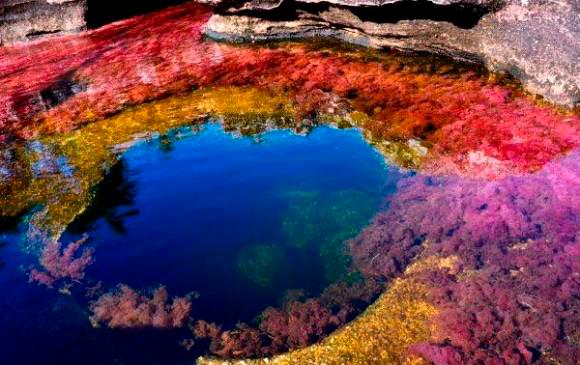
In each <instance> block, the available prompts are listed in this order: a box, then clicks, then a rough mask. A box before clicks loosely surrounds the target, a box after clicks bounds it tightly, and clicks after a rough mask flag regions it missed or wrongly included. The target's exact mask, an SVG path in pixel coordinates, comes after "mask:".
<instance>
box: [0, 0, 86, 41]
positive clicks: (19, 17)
mask: <svg viewBox="0 0 580 365" xmlns="http://www.w3.org/2000/svg"><path fill="white" fill-rule="evenodd" d="M85 10H86V0H2V1H0V45H5V44H10V43H15V42H21V41H26V40H32V39H35V38H37V37H39V36H44V35H48V34H59V33H71V32H76V31H79V30H81V29H83V28H84V27H85Z"/></svg>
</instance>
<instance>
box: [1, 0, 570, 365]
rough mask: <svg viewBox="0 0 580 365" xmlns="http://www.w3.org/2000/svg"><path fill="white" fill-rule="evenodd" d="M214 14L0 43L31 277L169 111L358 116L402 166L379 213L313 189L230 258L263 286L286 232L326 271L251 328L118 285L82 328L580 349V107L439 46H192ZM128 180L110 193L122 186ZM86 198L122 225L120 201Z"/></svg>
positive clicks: (84, 259) (237, 346) (78, 250)
mask: <svg viewBox="0 0 580 365" xmlns="http://www.w3.org/2000/svg"><path fill="white" fill-rule="evenodd" d="M209 16H210V12H209V10H208V9H207V8H204V7H201V6H198V5H194V4H191V3H187V4H184V5H182V6H177V7H172V8H169V9H166V10H163V11H160V12H157V13H154V14H150V15H146V16H142V17H136V18H133V19H129V20H125V21H121V22H117V23H115V24H112V25H109V26H106V27H104V28H101V29H98V30H94V31H90V32H87V33H84V34H81V35H78V36H67V37H63V38H60V39H58V42H60V44H61V46H60V47H54V43H53V42H54V41H53V40H47V41H40V42H36V43H32V44H29V45H21V46H13V47H4V48H2V49H0V85H2V89H1V93H0V132H1V136H0V142H1V143H2V146H3V151H2V154H0V219H3V220H5V219H10V218H14V217H21V216H23V215H27V214H29V216H27V217H29V218H27V219H28V223H29V228H28V231H27V232H26V235H27V238H28V239H30V241H31V243H30V244H29V247H27V251H28V252H32V253H37V255H38V257H39V260H38V261H39V263H38V265H37V267H33V268H31V269H30V270H29V271H28V275H29V280H30V281H31V282H34V283H37V284H41V285H44V286H47V287H53V286H55V285H56V284H57V283H58V284H61V283H62V284H63V288H67V286H68V285H70V284H71V283H76V282H78V281H80V280H82V279H83V278H84V272H85V269H86V268H87V267H88V266H89V265H90V264H91V263H92V262H93V249H92V248H84V244H85V242H84V241H85V240H84V239H83V240H79V241H76V242H72V243H70V244H69V245H68V246H66V247H63V246H62V244H61V243H60V242H61V241H60V235H61V234H62V233H63V231H64V230H65V229H66V228H67V227H68V226H69V224H70V223H71V222H73V221H75V219H76V218H77V217H79V215H80V214H81V213H83V212H87V211H86V209H87V207H89V205H90V203H91V201H92V198H93V196H94V194H95V191H96V189H97V190H98V189H99V183H101V182H103V179H105V176H107V175H108V174H110V173H111V172H113V173H115V171H116V170H115V168H117V167H119V160H120V156H121V155H122V153H123V152H124V151H126V150H128V149H130V148H131V147H132V146H133V145H135V144H136V143H138V142H139V141H143V140H151V139H154V138H157V139H158V140H159V141H160V142H159V143H160V148H166V149H167V150H169V149H171V146H172V143H173V141H174V139H176V138H178V137H176V134H175V133H178V132H175V128H177V127H183V126H187V127H186V128H187V129H189V130H191V131H193V132H195V131H196V130H198V129H199V126H200V125H201V124H203V123H205V122H206V121H207V120H210V119H211V118H213V117H219V118H221V119H222V121H221V122H222V124H223V126H224V129H225V130H227V131H233V132H235V133H236V134H239V135H242V136H248V135H250V136H255V135H258V136H259V134H261V133H263V132H265V131H268V130H271V129H277V128H286V129H292V130H293V131H295V132H297V133H308V132H309V131H310V130H311V129H312V128H313V127H314V126H316V125H317V124H324V123H328V124H332V125H336V126H339V127H359V128H361V130H362V131H363V132H364V133H365V137H366V138H367V140H368V141H369V142H370V143H372V144H373V145H375V146H376V147H377V149H379V150H380V151H381V152H382V153H383V154H384V155H385V157H386V158H387V159H388V160H390V161H391V162H392V163H394V164H396V165H398V166H401V167H402V168H406V169H410V170H413V171H414V172H416V174H409V176H407V177H406V178H405V179H404V180H403V181H401V182H400V183H399V185H398V187H397V191H396V192H395V193H394V194H393V195H392V196H390V197H388V198H387V201H386V202H385V204H384V207H383V209H382V211H381V212H379V213H378V214H376V215H375V216H374V217H372V216H373V214H374V213H375V209H374V208H375V204H374V199H373V197H369V196H365V195H364V194H359V195H357V194H351V193H350V192H349V193H348V194H347V193H345V194H344V195H341V194H337V195H336V196H333V197H331V199H330V201H331V203H329V204H324V205H322V204H317V203H316V198H317V197H316V196H314V197H312V196H310V195H309V194H308V192H307V191H306V192H305V194H303V195H301V196H298V197H297V198H296V199H295V200H294V201H293V202H292V203H291V204H289V205H288V207H287V211H286V212H285V216H284V223H283V227H284V233H285V238H286V239H287V242H285V246H286V247H282V244H280V245H277V244H276V245H272V244H264V245H255V246H250V247H249V248H247V250H245V251H242V252H241V253H240V255H239V257H238V262H237V268H238V269H239V271H240V272H241V273H242V274H243V275H244V277H245V278H246V279H248V280H249V281H252V282H253V283H255V284H257V285H259V286H261V287H263V288H268V287H275V286H276V279H277V277H279V276H283V274H284V273H285V272H287V270H288V268H285V267H284V265H283V262H285V261H286V259H285V256H286V252H287V249H289V248H292V249H296V250H307V249H309V248H312V247H317V248H318V252H317V253H318V255H320V256H321V258H325V260H323V262H325V265H326V266H325V275H326V276H327V278H328V279H329V281H334V282H333V283H332V284H331V285H330V286H328V287H327V288H326V289H325V290H324V291H323V292H322V293H321V294H320V295H316V296H309V295H307V294H306V293H297V292H291V293H289V295H288V296H287V298H286V300H285V301H284V302H283V303H282V304H281V305H280V306H278V307H270V308H267V309H265V310H264V311H263V312H262V313H261V315H260V316H259V318H258V319H257V320H256V322H255V323H252V324H240V325H238V326H237V327H235V328H226V327H225V326H223V327H222V326H221V325H220V324H217V323H212V322H209V321H206V320H204V319H199V318H191V317H192V311H193V310H194V306H193V304H192V302H191V297H189V296H185V297H173V298H171V297H170V296H169V294H168V292H167V290H166V289H165V287H163V286H160V287H158V288H157V289H155V290H153V291H152V292H151V293H148V294H143V293H142V292H140V291H139V290H137V289H133V288H131V287H129V286H127V285H123V284H121V285H119V286H118V287H117V288H116V289H114V290H112V291H111V292H108V293H105V294H103V295H102V296H100V297H99V298H97V299H95V300H94V301H93V302H91V303H90V304H89V309H90V311H91V313H92V316H91V321H92V323H93V325H103V326H106V327H109V328H111V329H129V328H133V329H144V328H150V327H152V328H157V329H175V328H181V327H185V326H186V324H188V322H189V321H190V319H192V320H195V321H194V322H193V324H192V335H193V337H195V338H196V340H198V339H200V340H207V341H208V342H209V343H210V351H211V352H212V353H213V354H215V355H218V356H221V357H224V358H243V357H259V356H272V355H274V354H277V353H280V352H284V351H289V350H291V352H290V353H289V354H284V355H280V356H276V357H274V358H272V360H271V361H272V362H273V363H280V364H297V363H313V362H314V361H319V362H320V361H324V363H327V364H343V363H350V364H372V363H377V364H380V363H420V361H421V360H418V358H417V357H420V358H422V359H424V360H425V361H429V362H432V363H434V364H436V365H450V364H482V363H483V364H490V365H495V364H498V365H499V364H533V363H563V364H576V363H578V360H579V359H580V333H579V328H580V299H579V298H580V276H579V275H580V274H579V272H580V249H579V243H578V241H579V239H580V200H579V199H580V184H578V181H580V163H579V162H580V155H579V153H578V150H577V149H578V146H579V145H580V117H579V116H578V114H577V113H575V112H573V111H565V110H558V109H556V108H554V107H551V106H550V105H547V104H545V103H543V102H541V101H538V100H533V99H532V98H531V97H530V96H527V95H524V94H523V93H522V92H521V91H520V90H518V88H517V87H514V86H513V85H506V84H503V83H500V82H497V81H496V80H494V75H486V74H481V73H477V72H473V71H469V68H465V69H463V68H461V67H454V66H450V65H449V64H447V63H446V62H445V61H441V60H426V61H425V60H421V61H416V62H415V63H412V62H409V61H408V58H407V57H405V56H402V55H399V54H390V53H378V52H374V51H364V52H363V51H361V50H358V49H353V48H345V47H339V46H336V45H327V44H326V45H325V44H322V45H320V44H317V43H310V44H308V43H305V44H297V43H279V44H276V45H269V46H256V45H254V46H241V45H230V44H222V43H215V42H211V41H207V40H204V39H203V37H202V33H201V31H202V28H203V26H204V24H205V22H206V21H207V19H208V17H209ZM31 60H33V61H34V62H31ZM124 189H125V190H126V191H125V192H124V194H121V195H124V196H123V197H121V198H120V200H119V201H118V202H117V203H118V204H119V205H129V204H130V201H131V199H132V194H131V187H130V186H126V187H125V188H124ZM121 193H122V192H121ZM313 201H314V203H313ZM353 206H356V207H357V210H353V209H351V208H352V207H353ZM361 207H362V208H363V209H362V210H361V209H360V208H361ZM97 209H101V211H102V212H105V213H103V214H105V215H106V214H108V217H109V218H110V222H112V224H111V225H112V226H116V227H117V228H118V229H119V230H120V231H122V230H123V225H122V218H123V217H119V216H117V215H116V213H115V207H114V206H104V207H97ZM87 214H88V212H87ZM85 218H87V216H85ZM119 218H121V219H119ZM371 218H372V220H371V222H370V224H367V223H368V222H369V219H371ZM87 219H88V221H86V222H85V224H82V223H83V222H82V221H81V222H80V224H79V226H80V230H81V231H83V230H85V229H87V228H88V227H90V225H91V220H90V216H88V218H87ZM322 221H324V222H325V224H326V226H323V225H322V224H320V222H322ZM363 227H364V229H363ZM361 229H362V232H361ZM359 232H360V234H359ZM346 240H350V241H349V242H347V243H345V241H346ZM266 242H271V241H266ZM381 292H383V294H382V295H381V296H380V297H379V299H378V300H377V301H376V302H375V304H373V305H372V306H371V307H370V308H368V310H367V311H366V312H365V313H364V314H362V315H361V316H360V317H359V318H357V319H355V320H354V321H353V322H351V323H347V322H348V321H350V320H352V319H353V317H354V316H356V315H357V314H359V313H360V312H361V311H362V310H364V308H365V307H366V306H367V305H369V304H370V303H372V302H373V301H375V299H376V298H377V296H378V295H379V294H380V293H381ZM343 325H344V327H341V326H343ZM335 330H336V332H335V333H334V334H333V335H331V336H330V337H329V338H326V339H325V338H324V337H325V336H326V335H327V334H328V333H329V332H331V331H335ZM317 341H320V343H318V344H316V345H313V346H310V347H307V348H304V349H302V348H303V347H305V346H308V345H311V344H313V343H315V342H317ZM188 343H190V342H187V343H186V344H188ZM321 359H324V360H321ZM220 361H221V360H220ZM264 361H265V360H256V361H255V362H256V363H265V362H264ZM269 361H270V360H269ZM200 363H202V364H203V363H212V360H211V359H210V360H208V359H201V360H200Z"/></svg>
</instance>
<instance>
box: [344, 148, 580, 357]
mask: <svg viewBox="0 0 580 365" xmlns="http://www.w3.org/2000/svg"><path fill="white" fill-rule="evenodd" d="M578 157H579V156H578V153H577V152H574V153H573V154H571V155H569V156H567V157H565V158H562V159H560V160H558V161H553V162H551V163H550V164H548V165H546V166H545V167H544V169H543V170H542V171H540V172H539V173H537V174H535V175H529V176H526V177H518V176H514V177H508V178H504V179H500V180H496V181H481V180H468V179H462V178H458V177H425V176H419V175H418V176H416V177H412V178H409V179H408V180H407V181H404V182H402V183H401V186H400V189H399V191H398V193H397V194H396V195H395V196H394V197H393V199H392V200H391V202H390V207H389V209H388V210H387V211H386V212H384V213H379V214H378V215H377V217H375V219H374V221H373V223H372V224H371V225H370V226H369V227H367V228H365V230H364V231H363V232H362V233H361V235H360V236H359V237H357V238H356V239H355V240H353V241H352V242H351V245H350V247H351V251H352V254H353V260H354V261H355V262H356V263H357V267H359V268H360V269H361V270H362V271H363V272H364V273H365V274H366V275H369V276H371V277H384V278H391V277H395V276H397V274H399V273H400V272H401V271H402V270H403V268H404V267H405V266H406V265H407V264H408V263H409V262H411V261H412V260H413V259H414V258H415V257H417V256H418V255H422V256H423V255H424V256H427V257H431V256H433V257H453V258H454V260H455V262H454V265H453V269H452V270H450V271H447V272H444V273H441V272H438V271H435V272H432V273H428V274H425V275H424V276H423V277H422V280H421V282H422V283H423V284H424V285H425V286H426V287H427V288H429V289H428V293H429V294H428V295H429V297H430V300H431V302H432V303H434V305H435V306H436V307H437V308H438V310H439V311H440V312H439V314H438V315H437V316H436V317H435V319H434V320H433V322H434V325H435V327H436V328H437V329H436V331H435V336H436V337H435V339H434V340H433V341H432V342H429V343H423V344H419V345H417V346H414V347H413V351H415V352H416V353H418V354H420V355H422V356H423V357H425V358H427V359H429V360H431V361H434V362H435V363H437V364H448V363H450V364H452V363H457V364H460V363H469V364H476V363H480V362H482V361H483V362H489V363H510V364H512V363H513V364H519V363H526V362H531V359H534V361H535V360H538V359H539V358H543V360H544V361H545V360H546V359H547V358H549V357H551V356H553V357H554V358H556V359H559V360H560V361H563V362H564V363H570V364H572V363H574V362H575V360H577V359H578V358H579V356H580V354H579V347H578V340H577V339H578V335H579V332H578V328H580V327H578V318H579V316H578V313H580V300H579V296H578V295H579V293H580V286H579V285H578V283H579V281H578V279H579V269H580V256H579V251H578V235H579V234H580V222H579V217H580V211H579V207H580V202H579V201H578V196H580V195H578V194H579V193H580V191H579V190H578V189H579V185H578V184H577V181H578V180H577V179H578V177H579V175H578V174H579V173H580V168H579V167H580V165H579V161H580V160H579V158H578ZM399 227H400V228H399Z"/></svg>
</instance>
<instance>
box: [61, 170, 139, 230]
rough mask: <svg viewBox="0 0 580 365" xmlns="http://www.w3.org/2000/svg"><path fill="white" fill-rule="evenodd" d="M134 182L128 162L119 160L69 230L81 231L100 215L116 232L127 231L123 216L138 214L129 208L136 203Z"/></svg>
mask: <svg viewBox="0 0 580 365" xmlns="http://www.w3.org/2000/svg"><path fill="white" fill-rule="evenodd" d="M136 194H137V186H136V184H135V182H134V181H132V180H130V177H129V176H128V170H127V163H126V161H125V160H123V159H121V160H119V161H118V162H117V163H116V164H115V165H113V167H112V168H111V170H110V171H109V173H108V174H107V175H106V176H105V178H104V179H103V180H102V181H101V182H100V183H99V184H98V185H97V186H96V188H95V189H94V197H95V198H94V199H93V200H92V201H91V204H90V205H89V206H88V208H87V209H86V210H85V211H84V212H83V213H82V214H81V215H79V216H78V217H77V218H76V219H75V220H74V221H73V222H72V223H71V224H70V225H69V227H68V230H69V231H70V232H71V233H76V234H82V233H84V232H87V231H90V230H92V229H93V228H94V226H95V224H96V222H97V221H98V220H99V219H103V220H104V221H105V222H107V224H108V225H109V226H110V227H111V229H112V230H114V231H115V232H117V233H119V234H125V233H126V232H127V230H126V227H125V220H126V219H127V218H128V217H131V216H134V215H137V214H139V210H138V209H133V208H131V207H132V206H133V205H134V203H135V195H136Z"/></svg>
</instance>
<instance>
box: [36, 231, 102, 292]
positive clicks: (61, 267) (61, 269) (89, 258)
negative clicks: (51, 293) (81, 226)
mask: <svg viewBox="0 0 580 365" xmlns="http://www.w3.org/2000/svg"><path fill="white" fill-rule="evenodd" d="M87 239H88V237H84V238H82V239H80V240H78V241H75V242H71V243H69V244H68V246H66V248H65V249H64V250H62V247H61V243H60V242H58V241H50V242H48V243H47V244H46V246H45V248H44V249H43V251H42V254H41V257H40V265H41V267H42V268H41V269H37V268H33V269H31V270H30V272H29V273H28V279H29V281H30V282H35V283H38V284H41V285H45V286H47V287H52V286H53V285H54V284H55V282H57V281H59V280H71V281H75V282H78V281H80V280H82V279H83V278H84V276H85V269H86V268H87V266H89V265H90V264H91V263H92V262H93V252H94V250H93V249H91V248H85V249H83V250H82V252H80V254H79V250H80V248H81V246H82V245H83V244H84V243H85V242H86V241H87Z"/></svg>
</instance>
